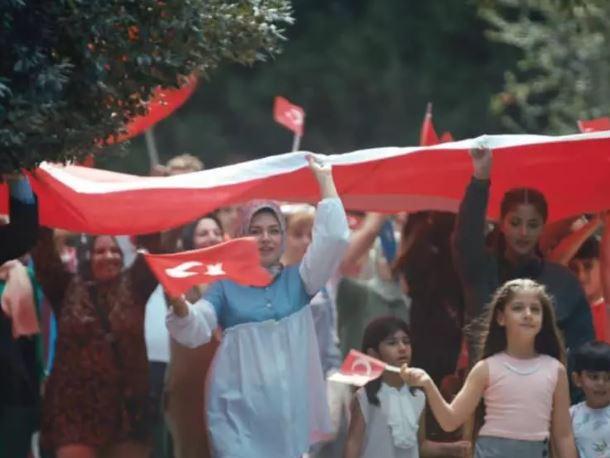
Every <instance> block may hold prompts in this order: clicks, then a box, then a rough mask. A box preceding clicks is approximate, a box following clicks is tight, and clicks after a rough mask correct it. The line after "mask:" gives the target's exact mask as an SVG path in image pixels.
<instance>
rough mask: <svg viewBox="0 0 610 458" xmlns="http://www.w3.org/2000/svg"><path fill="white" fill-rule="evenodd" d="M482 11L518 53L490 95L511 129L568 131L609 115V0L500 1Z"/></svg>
mask: <svg viewBox="0 0 610 458" xmlns="http://www.w3.org/2000/svg"><path fill="white" fill-rule="evenodd" d="M481 14H482V16H483V17H484V18H485V19H486V20H487V21H488V23H489V24H490V25H491V26H492V30H490V31H489V33H488V35H489V37H490V38H491V39H492V40H495V41H499V42H502V43H505V44H508V45H511V46H514V47H515V48H516V49H518V50H519V52H520V57H519V60H518V61H517V65H516V66H515V68H514V69H513V70H511V71H508V72H507V73H506V76H505V85H504V91H503V92H501V93H499V94H498V95H497V96H496V97H495V98H494V101H493V107H494V111H495V113H497V114H498V115H500V116H501V117H502V120H503V122H504V124H505V125H506V126H507V127H509V128H510V129H511V130H514V131H528V132H545V133H553V134H565V133H573V132H574V131H575V129H576V121H577V120H578V119H583V118H585V119H586V118H592V117H598V116H602V115H604V116H607V115H608V107H609V105H610V80H609V79H608V74H609V72H610V46H608V43H609V42H610V2H606V1H589V2H584V1H567V0H565V1H563V2H560V3H559V4H558V3H557V1H552V0H525V1H516V0H501V1H498V2H494V3H491V2H490V3H489V4H488V5H484V6H482V8H481Z"/></svg>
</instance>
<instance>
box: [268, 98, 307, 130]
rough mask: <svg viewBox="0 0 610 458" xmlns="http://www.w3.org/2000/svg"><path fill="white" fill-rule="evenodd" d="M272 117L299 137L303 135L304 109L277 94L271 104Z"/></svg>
mask: <svg viewBox="0 0 610 458" xmlns="http://www.w3.org/2000/svg"><path fill="white" fill-rule="evenodd" d="M273 119H275V122H277V123H279V124H281V125H282V126H284V127H286V128H288V129H290V130H291V131H293V132H294V133H295V134H296V135H298V136H299V137H302V136H303V131H304V128H305V110H303V108H301V107H300V106H298V105H295V104H293V103H291V102H289V101H288V100H287V99H285V98H284V97H280V96H277V97H276V98H275V102H274V104H273Z"/></svg>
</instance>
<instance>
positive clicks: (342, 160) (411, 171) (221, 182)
mask: <svg viewBox="0 0 610 458" xmlns="http://www.w3.org/2000/svg"><path fill="white" fill-rule="evenodd" d="M482 143H485V144H486V145H487V146H489V147H490V148H492V149H493V151H494V159H493V170H492V177H491V180H492V187H491V196H490V204H489V216H490V217H491V218H494V217H496V216H497V215H498V211H499V203H500V199H501V198H502V195H503V194H504V192H505V191H506V190H508V189H510V188H513V187H519V186H528V187H532V188H536V189H539V190H540V191H542V192H543V193H544V194H545V195H546V196H547V198H548V201H549V207H550V220H551V221H552V220H557V219H561V218H564V217H567V216H570V215H576V214H579V213H585V212H590V213H593V212H599V211H602V210H605V209H608V208H610V192H609V191H610V185H609V183H610V132H592V133H586V134H576V135H568V136H562V137H547V136H536V135H492V136H485V137H479V138H477V139H469V140H462V141H458V142H453V143H443V144H440V145H435V146H430V147H410V148H398V147H388V148H372V149H367V150H360V151H354V152H351V153H345V154H337V155H332V156H326V158H325V160H327V161H328V162H329V163H331V164H332V165H333V176H334V178H335V182H336V184H337V188H338V190H339V193H340V195H341V198H342V200H343V202H344V204H345V206H346V207H347V208H351V209H359V210H373V211H382V212H396V211H400V210H406V211H417V210H446V211H455V210H456V209H457V207H458V204H459V202H460V200H461V199H462V197H463V194H464V189H465V187H466V184H467V183H468V181H469V180H470V177H471V175H472V164H471V160H470V156H469V154H468V151H469V149H470V148H471V147H473V146H480V145H481V144H482ZM34 177H35V178H34V179H33V180H32V184H33V187H34V190H35V192H36V193H37V194H38V198H39V202H40V219H41V221H42V224H45V225H47V226H51V227H62V228H66V229H70V230H73V231H76V232H90V233H102V234H103V233H106V234H136V233H145V232H154V231H158V230H162V229H167V228H170V227H175V226H178V225H180V224H183V223H186V222H187V221H190V220H193V219H195V218H197V217H198V216H201V215H203V214H205V213H207V212H209V211H211V210H214V209H216V208H218V207H221V206H225V205H233V204H239V203H242V202H245V201H247V200H249V199H253V198H262V199H265V198H269V199H277V200H284V201H292V202H316V201H317V200H318V199H319V191H318V186H317V183H316V181H315V179H314V177H313V175H312V173H311V171H310V170H308V166H307V161H306V158H305V153H303V152H295V153H287V154H282V155H278V156H270V157H266V158H263V159H257V160H253V161H248V162H243V163H241V164H235V165H230V166H226V167H220V168H217V169H209V170H204V171H201V172H196V173H189V174H184V175H177V176H173V177H138V176H133V175H126V174H120V173H115V172H107V171H103V170H98V169H90V168H85V167H78V166H65V167H64V166H56V165H50V164H43V165H41V167H40V168H39V169H38V170H36V171H35V173H34Z"/></svg>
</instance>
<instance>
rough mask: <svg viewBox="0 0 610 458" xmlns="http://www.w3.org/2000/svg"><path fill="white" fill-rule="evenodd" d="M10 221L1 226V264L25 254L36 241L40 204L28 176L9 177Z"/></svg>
mask: <svg viewBox="0 0 610 458" xmlns="http://www.w3.org/2000/svg"><path fill="white" fill-rule="evenodd" d="M8 185H9V190H10V223H9V224H7V225H5V226H1V227H0V243H1V245H0V246H1V247H2V250H1V252H0V264H3V263H4V262H5V261H8V260H10V259H15V258H18V257H20V256H22V255H23V254H25V253H26V252H27V251H28V250H29V249H30V248H31V247H32V246H34V244H35V243H36V237H37V235H38V233H37V230H38V205H37V203H36V198H35V197H34V194H33V193H32V188H31V187H30V183H29V181H28V179H27V178H25V177H21V178H18V179H15V178H9V179H8Z"/></svg>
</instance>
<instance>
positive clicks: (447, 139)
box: [439, 132, 454, 143]
mask: <svg viewBox="0 0 610 458" xmlns="http://www.w3.org/2000/svg"><path fill="white" fill-rule="evenodd" d="M452 141H454V140H453V135H451V132H443V135H441V139H440V142H439V143H447V142H452Z"/></svg>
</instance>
